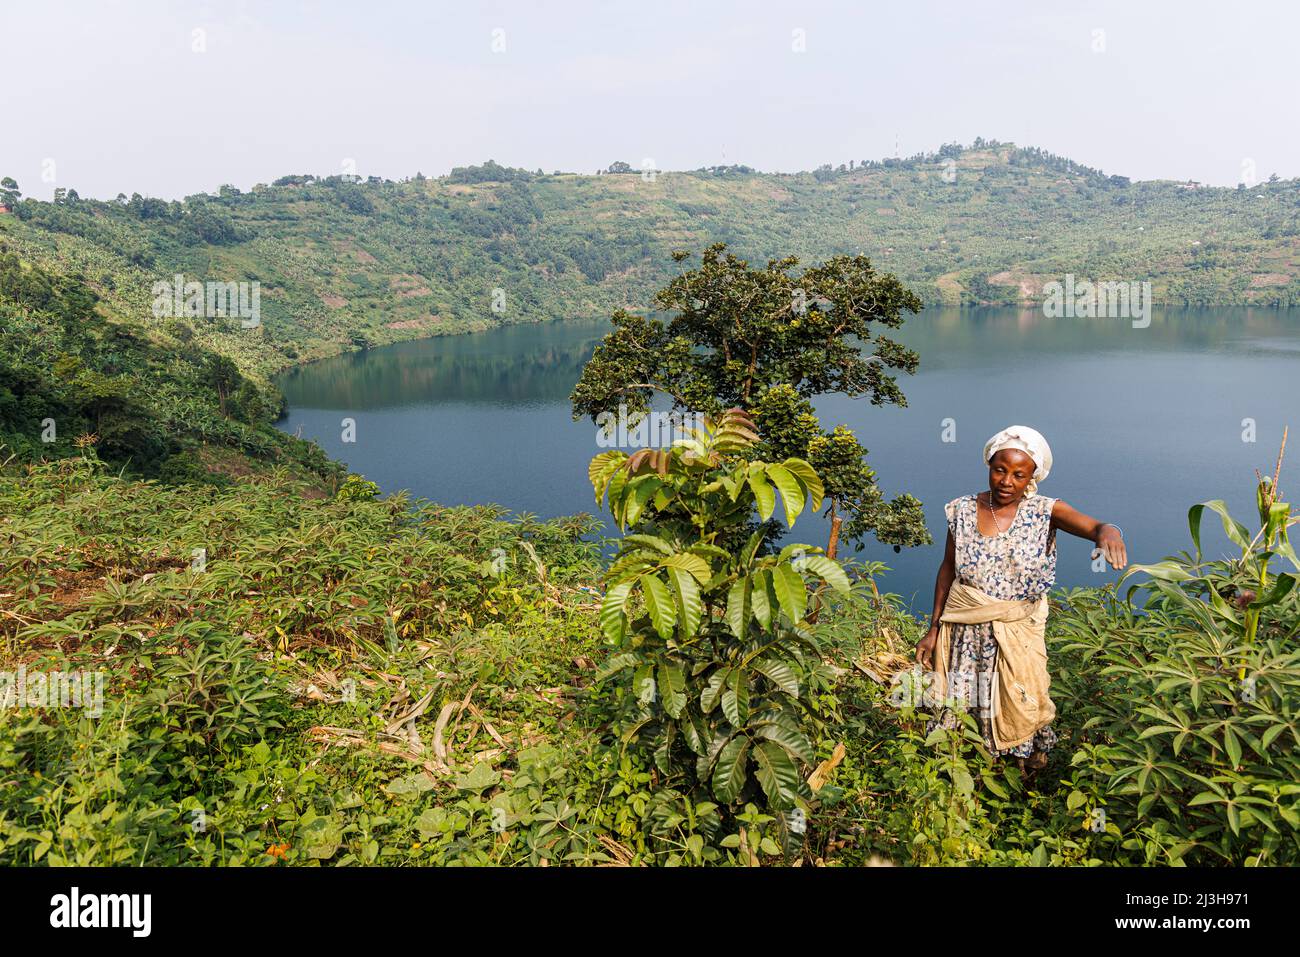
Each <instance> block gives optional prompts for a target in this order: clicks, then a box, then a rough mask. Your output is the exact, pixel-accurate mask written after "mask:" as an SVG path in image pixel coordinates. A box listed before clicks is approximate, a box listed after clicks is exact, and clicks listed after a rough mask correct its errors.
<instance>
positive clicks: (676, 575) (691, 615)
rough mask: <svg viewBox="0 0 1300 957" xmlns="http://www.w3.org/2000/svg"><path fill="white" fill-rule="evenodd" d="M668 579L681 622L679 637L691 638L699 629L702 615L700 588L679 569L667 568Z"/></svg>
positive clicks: (689, 576)
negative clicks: (671, 584)
mask: <svg viewBox="0 0 1300 957" xmlns="http://www.w3.org/2000/svg"><path fill="white" fill-rule="evenodd" d="M668 578H669V580H670V581H671V582H672V583H673V591H674V592H675V594H676V599H677V608H678V611H679V613H680V620H681V625H682V628H681V637H682V638H683V639H686V638H691V637H693V636H694V635H695V633H696V632H697V631H699V629H700V618H701V617H702V616H703V615H704V602H703V601H702V600H701V599H700V586H699V585H698V584H696V582H695V579H694V578H693V577H691V575H690V574H689V573H688V572H686V571H684V570H682V569H680V568H669V569H668Z"/></svg>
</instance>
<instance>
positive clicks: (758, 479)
mask: <svg viewBox="0 0 1300 957" xmlns="http://www.w3.org/2000/svg"><path fill="white" fill-rule="evenodd" d="M756 464H757V463H756ZM748 481H749V487H750V489H751V490H752V491H753V493H754V501H755V502H756V503H757V505H758V517H759V518H761V519H762V520H763V521H765V522H766V521H767V520H768V519H769V518H771V517H772V510H773V509H775V508H776V492H775V491H774V490H773V488H772V486H771V485H769V484H768V482H767V479H766V478H764V477H763V473H762V472H750V473H749V476H748Z"/></svg>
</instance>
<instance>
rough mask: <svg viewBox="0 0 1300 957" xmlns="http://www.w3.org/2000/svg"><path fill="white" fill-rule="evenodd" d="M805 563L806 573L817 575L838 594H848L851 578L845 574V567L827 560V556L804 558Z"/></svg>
mask: <svg viewBox="0 0 1300 957" xmlns="http://www.w3.org/2000/svg"><path fill="white" fill-rule="evenodd" d="M803 563H804V564H803V567H804V570H805V571H807V572H810V573H812V574H813V575H816V576H817V577H818V578H820V579H821V580H822V581H824V582H826V584H828V585H830V586H831V587H832V588H834V589H835V590H836V591H837V592H840V593H842V594H848V592H849V588H850V586H849V576H848V575H846V574H845V573H844V569H843V567H841V565H840V563H839V562H837V561H835V559H833V558H827V557H826V556H825V555H809V556H807V557H806V558H804V560H803Z"/></svg>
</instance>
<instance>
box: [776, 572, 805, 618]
mask: <svg viewBox="0 0 1300 957" xmlns="http://www.w3.org/2000/svg"><path fill="white" fill-rule="evenodd" d="M772 589H773V590H774V591H775V592H776V600H777V601H778V602H780V604H781V610H782V611H783V612H785V614H786V617H787V618H789V619H790V621H791V622H794V623H798V622H800V621H802V620H803V615H804V611H805V610H807V607H808V589H807V586H806V585H805V584H804V580H803V577H802V576H801V575H800V574H799V573H798V572H797V571H795V570H794V568H793V567H791V565H790V563H789V562H782V563H781V564H779V565H777V566H776V567H775V568H773V569H772Z"/></svg>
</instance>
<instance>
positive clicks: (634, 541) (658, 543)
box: [621, 534, 676, 555]
mask: <svg viewBox="0 0 1300 957" xmlns="http://www.w3.org/2000/svg"><path fill="white" fill-rule="evenodd" d="M621 544H622V546H623V547H624V548H626V547H627V546H628V545H643V546H645V547H646V548H649V549H652V550H654V551H656V552H659V553H660V554H663V555H673V554H676V550H675V549H674V548H673V546H672V545H671V544H670V543H668V542H665V541H664V540H663V539H662V538H660V537H659V536H658V535H640V534H632V535H624V536H623V541H622V543H621Z"/></svg>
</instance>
